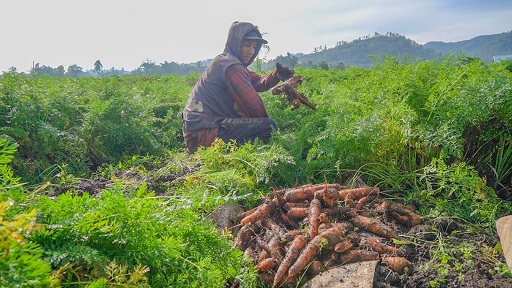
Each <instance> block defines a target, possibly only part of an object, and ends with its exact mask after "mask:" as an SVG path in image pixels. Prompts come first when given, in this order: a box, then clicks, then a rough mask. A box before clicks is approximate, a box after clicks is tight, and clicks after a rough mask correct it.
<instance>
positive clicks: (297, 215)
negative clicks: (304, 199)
mask: <svg viewBox="0 0 512 288" xmlns="http://www.w3.org/2000/svg"><path fill="white" fill-rule="evenodd" d="M308 213H309V208H301V207H295V208H290V209H289V210H288V212H286V216H288V218H290V219H293V220H298V219H304V218H306V217H307V216H308Z"/></svg>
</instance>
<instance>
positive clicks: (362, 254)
mask: <svg viewBox="0 0 512 288" xmlns="http://www.w3.org/2000/svg"><path fill="white" fill-rule="evenodd" d="M378 259H379V253H377V252H375V251H368V250H348V251H347V252H345V253H343V254H341V255H340V263H341V264H348V263H356V262H361V261H371V260H378Z"/></svg>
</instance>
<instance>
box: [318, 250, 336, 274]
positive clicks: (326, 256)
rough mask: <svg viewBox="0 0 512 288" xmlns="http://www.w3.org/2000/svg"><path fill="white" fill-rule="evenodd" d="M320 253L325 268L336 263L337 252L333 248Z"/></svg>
mask: <svg viewBox="0 0 512 288" xmlns="http://www.w3.org/2000/svg"><path fill="white" fill-rule="evenodd" d="M324 252H326V253H324ZM322 254H323V255H321V256H322V259H321V260H322V264H323V266H324V268H325V269H327V268H331V267H333V266H334V265H336V264H337V263H338V258H339V253H336V252H335V251H334V250H331V251H322Z"/></svg>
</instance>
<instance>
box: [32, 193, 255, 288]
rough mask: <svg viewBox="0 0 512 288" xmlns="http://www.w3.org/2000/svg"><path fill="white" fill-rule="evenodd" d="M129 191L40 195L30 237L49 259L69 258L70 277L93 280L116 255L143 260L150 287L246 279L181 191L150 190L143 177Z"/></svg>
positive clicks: (234, 255) (125, 261)
mask: <svg viewBox="0 0 512 288" xmlns="http://www.w3.org/2000/svg"><path fill="white" fill-rule="evenodd" d="M131 197H133V198H129V199H127V198H125V194H124V191H123V190H122V189H119V190H112V191H103V193H102V195H101V197H99V198H96V197H92V196H90V195H88V194H83V195H82V196H78V195H73V194H71V193H70V192H68V193H65V194H62V195H60V196H58V197H57V198H56V199H54V200H50V199H46V198H43V199H41V201H40V204H39V205H38V207H39V209H40V211H41V214H40V215H41V218H40V219H41V221H42V222H43V223H45V224H46V228H45V229H43V230H41V231H40V232H38V233H37V234H36V235H34V240H35V241H37V242H38V243H40V245H42V246H43V247H44V249H45V251H47V252H46V253H48V255H52V256H51V257H50V259H53V260H52V265H54V266H56V267H63V266H65V265H71V267H72V271H74V272H73V273H71V272H69V273H67V274H66V275H68V277H70V278H69V279H68V278H66V279H67V280H66V281H67V282H69V283H75V282H77V281H79V279H85V278H87V279H90V281H89V282H91V281H93V280H95V279H97V278H94V277H93V275H102V274H103V273H106V272H105V268H104V267H105V264H104V263H105V261H113V260H114V259H115V260H116V263H119V264H120V265H125V266H126V267H128V269H135V267H137V266H138V265H142V266H147V267H148V268H149V272H148V273H147V277H148V283H149V284H150V285H151V286H152V287H180V286H187V287H198V286H201V285H207V286H210V287H221V286H223V285H224V284H225V282H226V281H228V280H229V279H235V278H240V279H245V278H247V279H249V278H248V275H245V274H244V273H247V272H244V270H243V269H242V267H243V266H244V265H245V264H244V261H243V258H242V253H241V251H237V250H236V249H234V248H232V247H231V246H230V244H229V241H228V239H225V238H222V237H221V235H219V234H217V232H216V230H215V229H214V228H213V224H212V223H211V222H210V221H209V220H208V219H201V218H199V217H198V215H197V214H195V213H194V212H193V211H192V210H188V209H186V208H184V207H186V205H184V203H181V202H180V199H176V198H173V199H169V201H164V200H163V199H162V198H156V197H153V195H152V194H151V193H147V192H146V191H145V186H144V185H143V186H141V188H140V189H139V191H137V193H136V195H133V196H131ZM70 250H72V251H75V252H74V253H69V251H70ZM73 255H74V256H73ZM123 267H124V266H123ZM94 271H103V272H102V273H100V274H97V273H96V274H95V273H94ZM102 277H103V276H102Z"/></svg>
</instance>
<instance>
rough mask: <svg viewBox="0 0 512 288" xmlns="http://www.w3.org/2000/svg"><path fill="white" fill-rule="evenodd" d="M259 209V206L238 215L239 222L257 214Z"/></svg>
mask: <svg viewBox="0 0 512 288" xmlns="http://www.w3.org/2000/svg"><path fill="white" fill-rule="evenodd" d="M258 208H259V206H256V207H254V208H252V209H249V210H247V211H244V212H242V213H240V214H238V216H237V217H238V220H242V219H244V218H245V216H247V215H250V214H252V213H254V212H256V210H258Z"/></svg>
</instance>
